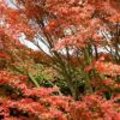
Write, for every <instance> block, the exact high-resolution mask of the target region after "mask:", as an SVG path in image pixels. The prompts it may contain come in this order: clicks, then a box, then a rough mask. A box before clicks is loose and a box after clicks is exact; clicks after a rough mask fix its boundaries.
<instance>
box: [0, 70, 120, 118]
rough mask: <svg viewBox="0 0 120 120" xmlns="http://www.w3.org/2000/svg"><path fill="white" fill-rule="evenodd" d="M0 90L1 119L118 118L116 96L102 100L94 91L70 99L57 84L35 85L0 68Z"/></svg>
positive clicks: (25, 78)
mask: <svg viewBox="0 0 120 120" xmlns="http://www.w3.org/2000/svg"><path fill="white" fill-rule="evenodd" d="M0 89H1V92H0V96H1V97H0V119H3V120H28V119H29V120H120V113H119V110H120V107H119V99H120V96H114V97H113V98H112V99H111V100H106V99H105V98H104V97H103V96H101V95H100V94H99V93H94V94H92V95H86V96H84V97H82V99H81V100H79V101H74V100H73V98H72V97H65V96H63V95H62V94H59V89H58V88H57V87H53V88H43V87H40V88H35V87H33V86H31V85H29V84H27V77H25V76H16V75H14V74H12V73H9V72H6V71H0Z"/></svg>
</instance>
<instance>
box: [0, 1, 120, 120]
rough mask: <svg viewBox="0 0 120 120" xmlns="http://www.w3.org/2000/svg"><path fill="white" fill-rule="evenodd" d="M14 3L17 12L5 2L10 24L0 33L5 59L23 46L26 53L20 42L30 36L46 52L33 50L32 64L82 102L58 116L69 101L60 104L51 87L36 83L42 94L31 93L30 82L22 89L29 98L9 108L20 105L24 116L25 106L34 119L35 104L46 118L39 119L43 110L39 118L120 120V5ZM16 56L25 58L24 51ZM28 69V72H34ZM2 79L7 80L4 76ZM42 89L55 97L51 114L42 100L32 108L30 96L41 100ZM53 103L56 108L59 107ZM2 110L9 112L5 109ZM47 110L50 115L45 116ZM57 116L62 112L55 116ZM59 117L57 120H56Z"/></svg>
mask: <svg viewBox="0 0 120 120" xmlns="http://www.w3.org/2000/svg"><path fill="white" fill-rule="evenodd" d="M11 2H12V4H13V5H14V7H13V8H12V7H9V6H8V5H7V3H6V1H5V0H1V1H0V20H1V21H2V22H3V23H4V24H2V25H1V28H0V40H1V42H2V41H3V43H2V44H1V46H0V47H1V48H2V52H1V54H0V57H1V58H5V59H10V58H9V57H8V56H7V54H6V53H7V52H6V49H8V51H9V50H13V46H16V47H21V53H22V52H23V54H24V50H25V49H23V48H24V47H23V46H22V45H21V44H20V42H19V41H18V39H19V38H20V36H22V35H23V34H24V36H25V37H26V39H27V40H29V41H31V42H32V43H33V44H34V45H36V46H37V48H39V50H40V51H31V52H30V53H29V54H27V56H28V59H30V58H33V59H34V61H35V62H36V63H41V64H44V65H46V66H49V67H52V69H54V70H56V71H57V73H58V76H60V77H61V81H63V82H65V83H66V84H67V87H68V88H69V90H70V95H72V97H73V98H74V99H75V100H79V101H78V102H75V101H74V100H73V98H70V100H71V102H70V106H69V108H67V110H68V109H69V110H68V111H66V110H65V111H64V110H63V108H62V110H61V109H60V111H59V109H57V110H58V111H56V107H58V106H59V105H58V104H59V102H58V101H59V100H63V99H62V97H63V96H62V97H61V96H60V95H58V96H55V98H56V99H57V100H58V101H57V100H56V101H55V102H54V100H55V98H54V97H53V96H49V95H48V94H47V92H48V91H47V89H49V88H44V89H42V88H41V87H40V88H39V86H38V85H37V83H35V85H36V86H37V87H38V88H37V89H38V90H37V89H36V88H35V90H33V89H32V88H31V87H30V88H29V90H28V88H26V87H28V86H26V83H25V84H24V85H23V84H22V89H23V88H24V90H23V96H22V99H24V96H25V99H24V100H23V101H16V102H13V101H11V100H10V102H9V101H8V100H6V101H7V102H8V103H6V104H7V109H8V108H10V103H11V104H12V109H13V105H15V106H16V105H17V104H18V106H17V111H20V110H21V109H22V111H20V112H21V115H22V116H24V115H23V111H24V110H23V109H24V105H25V107H26V109H27V110H28V111H29V112H28V113H29V114H30V115H28V116H29V117H31V113H32V114H34V115H35V114H36V113H35V111H34V105H37V104H40V105H39V106H40V110H43V111H42V113H43V118H41V116H40V118H39V115H40V113H41V111H39V110H37V111H38V114H37V115H38V116H37V118H38V119H48V117H49V118H51V119H58V120H59V119H60V120H61V119H63V120H64V119H65V120H67V119H68V120H69V119H70V120H79V119H80V120H84V119H85V120H94V119H95V120H96V119H105V120H107V119H110V120H112V119H113V120H119V119H120V114H119V94H120V93H119V92H120V52H119V51H120V3H119V0H101V1H99V0H15V1H12V0H11ZM6 36H7V37H6ZM8 38H9V39H8ZM39 41H40V42H42V43H44V45H46V46H47V47H48V49H49V54H47V53H46V51H44V50H43V49H42V47H41V45H40V44H39ZM13 43H14V45H13ZM4 45H5V47H4ZM22 49H23V51H22ZM101 50H103V52H101ZM16 54H18V55H20V54H19V51H18V52H16ZM12 55H13V54H10V56H11V58H13V57H14V56H12ZM16 58H17V56H16ZM21 60H23V59H21ZM16 64H17V62H16ZM25 64H27V63H25ZM30 64H31V63H30ZM32 64H33V63H32ZM28 66H29V64H28ZM28 66H27V70H29V69H28V68H29V67H28ZM1 75H2V76H4V75H3V73H1ZM10 76H12V75H10ZM5 78H6V79H1V83H2V84H4V80H6V82H5V84H9V82H10V81H9V79H8V78H9V77H5ZM15 79H17V78H14V80H15ZM2 80H3V81H2ZM14 82H15V81H14ZM14 85H15V86H14ZM10 86H13V88H16V87H17V88H18V87H20V89H21V85H20V84H17V83H16V84H12V85H11V83H10ZM23 86H24V87H23ZM32 87H33V86H32ZM39 89H40V90H41V89H42V91H43V93H44V92H45V91H47V92H45V93H44V94H47V95H48V96H47V98H46V97H45V96H44V95H43V94H42V98H43V99H44V97H45V99H46V100H48V98H49V100H48V101H50V102H52V103H51V104H52V105H51V106H50V107H51V109H48V108H47V110H46V108H43V107H44V106H41V101H40V103H39V102H38V101H37V102H36V100H35V99H33V98H32V100H30V102H31V103H33V104H34V102H35V104H34V105H33V106H32V105H31V106H27V105H26V102H27V100H26V97H27V98H29V97H30V96H31V94H32V95H34V96H39V95H38V94H39V93H41V92H40V91H39ZM50 89H51V90H53V89H52V88H50ZM15 90H16V89H15ZM59 92H60V91H59ZM60 94H61V93H60ZM15 96H18V95H15ZM64 97H65V96H64ZM10 99H11V98H10ZM53 99H54V100H53ZM68 99H69V97H65V101H64V100H63V101H62V104H68V103H69V102H68V101H69V100H68ZM38 100H39V99H38ZM67 100H68V101H67ZM28 101H29V100H28ZM57 102H58V103H57ZM2 104H3V103H2ZM53 104H55V105H56V106H55V108H54V105H53ZM22 106H23V108H21V107H22ZM93 106H94V107H93ZM92 107H93V108H92ZM108 108H109V110H108ZM1 109H5V108H4V105H3V108H1ZM31 110H32V111H31ZM52 110H53V111H52ZM81 110H82V111H81ZM3 111H4V110H3ZM44 111H46V113H48V114H49V115H50V116H49V115H48V114H47V115H44ZM61 111H62V113H61ZM52 112H53V113H55V112H56V113H55V114H52ZM5 113H6V112H5ZM28 113H27V114H28ZM56 114H57V118H55V116H56ZM51 115H52V116H51ZM54 115H55V116H54ZM80 116H81V118H80ZM11 119H12V118H11ZM20 119H22V118H20ZM31 119H36V118H31Z"/></svg>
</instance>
